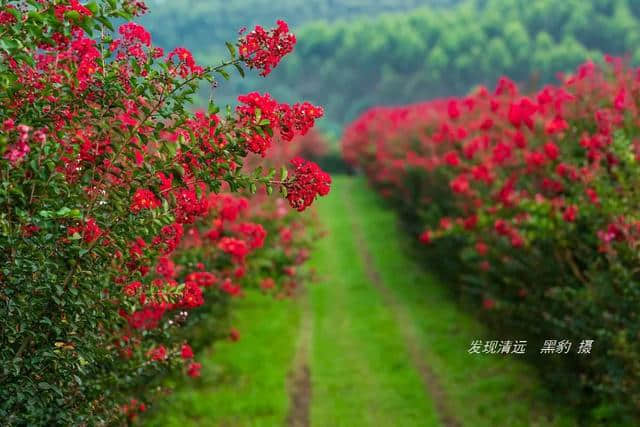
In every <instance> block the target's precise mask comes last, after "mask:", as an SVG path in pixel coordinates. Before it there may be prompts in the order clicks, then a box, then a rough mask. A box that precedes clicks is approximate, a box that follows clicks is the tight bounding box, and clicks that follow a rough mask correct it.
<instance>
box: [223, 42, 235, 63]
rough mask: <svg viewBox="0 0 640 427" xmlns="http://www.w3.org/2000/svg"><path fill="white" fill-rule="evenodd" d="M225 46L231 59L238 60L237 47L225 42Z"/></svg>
mask: <svg viewBox="0 0 640 427" xmlns="http://www.w3.org/2000/svg"><path fill="white" fill-rule="evenodd" d="M225 44H226V45H227V49H228V50H229V54H230V55H231V58H233V59H236V47H235V46H234V45H232V44H231V43H229V42H225Z"/></svg>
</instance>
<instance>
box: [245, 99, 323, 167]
mask: <svg viewBox="0 0 640 427" xmlns="http://www.w3.org/2000/svg"><path fill="white" fill-rule="evenodd" d="M238 101H239V102H240V103H241V104H242V105H239V106H238V107H236V112H237V114H238V120H239V122H240V123H242V124H243V126H245V128H246V129H247V132H246V133H245V139H246V141H247V149H248V150H249V151H251V152H253V153H257V154H260V155H262V156H264V155H265V153H266V151H267V150H268V149H269V147H270V146H271V143H272V141H273V136H272V135H270V134H269V133H265V131H264V130H263V129H262V126H264V125H269V126H270V127H271V129H272V130H278V132H279V134H280V136H281V137H282V139H283V140H285V141H291V140H292V139H293V138H294V137H295V136H296V135H305V134H306V133H307V132H308V131H309V129H311V128H312V127H313V126H314V124H315V121H316V120H317V119H319V118H321V117H322V116H323V114H324V111H323V110H322V108H320V107H316V106H314V105H312V104H310V103H308V102H305V103H302V104H294V105H293V107H292V106H290V105H288V104H280V103H278V102H277V101H276V100H274V99H273V98H272V97H271V95H269V94H268V93H265V94H264V95H261V94H259V93H258V92H252V93H249V94H247V95H242V96H239V97H238Z"/></svg>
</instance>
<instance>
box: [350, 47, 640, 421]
mask: <svg viewBox="0 0 640 427" xmlns="http://www.w3.org/2000/svg"><path fill="white" fill-rule="evenodd" d="M605 62H606V65H605V66H596V65H594V64H593V63H586V64H584V65H582V66H580V67H579V68H578V69H577V71H576V72H575V74H573V75H569V76H563V77H562V79H561V84H559V85H557V86H546V87H544V88H542V89H541V90H540V91H539V92H537V93H535V94H530V95H528V94H522V93H520V92H519V90H518V87H517V86H516V84H514V83H513V82H511V81H509V80H508V79H505V78H503V79H501V80H500V81H499V82H498V85H497V87H496V89H495V91H494V92H489V91H488V90H487V89H486V88H483V87H480V88H478V89H477V90H475V91H474V92H473V93H472V94H470V95H469V96H467V97H464V98H452V99H442V100H435V101H432V102H427V103H422V104H416V105H410V106H406V107H399V108H376V109H372V110H370V111H368V112H366V113H365V114H364V115H362V116H361V117H360V118H359V119H358V120H357V121H356V122H354V123H353V124H352V125H351V126H350V127H349V128H348V129H347V130H346V132H345V135H344V141H343V151H344V156H345V158H346V159H347V160H348V161H349V162H350V163H352V164H354V165H356V166H358V167H360V168H361V169H362V170H364V172H365V173H366V174H367V176H368V177H369V179H370V181H371V182H372V184H373V185H374V186H375V187H376V188H378V189H379V191H380V192H381V193H382V194H383V195H385V196H386V197H388V198H390V199H392V200H394V203H395V204H396V205H399V206H401V207H402V209H404V210H405V211H407V212H411V215H412V217H413V220H414V221H415V222H417V223H418V224H420V225H419V226H420V227H421V230H420V231H421V233H420V236H419V238H420V240H421V241H422V242H423V243H425V244H431V243H435V244H436V246H437V245H438V244H441V245H443V246H442V247H443V248H446V249H447V251H446V252H440V256H443V257H445V258H451V257H455V258H457V259H458V267H456V268H457V270H458V271H465V272H466V273H467V274H464V275H460V276H458V277H457V280H456V282H460V283H461V287H460V288H461V289H463V290H465V291H467V292H469V294H470V295H472V296H473V299H475V300H476V301H477V302H478V305H479V306H480V307H483V310H484V311H485V312H486V315H487V316H488V317H489V318H492V319H493V321H494V322H496V323H503V322H504V323H507V326H508V328H509V329H510V330H514V329H515V330H516V331H519V333H526V334H528V337H530V338H532V340H533V342H534V343H541V340H544V339H558V340H560V339H570V340H572V341H573V343H574V345H575V346H576V348H574V350H573V353H572V355H571V356H558V357H557V358H555V357H553V356H551V357H547V358H545V357H544V356H539V355H536V356H535V358H536V359H537V360H538V361H539V362H540V363H543V364H544V366H545V371H546V372H547V373H549V374H550V375H549V377H550V380H551V381H555V382H556V383H557V384H558V383H559V384H563V385H565V386H566V390H567V392H566V393H565V394H566V395H568V396H569V397H570V398H573V399H575V400H576V401H578V402H580V403H582V404H584V405H585V406H589V407H593V406H596V407H597V408H596V409H595V410H594V412H593V415H594V416H601V417H605V416H611V414H612V413H618V414H621V413H629V411H631V412H635V414H636V415H638V413H639V412H640V365H638V360H640V345H639V344H638V336H639V335H638V334H639V333H640V322H639V321H638V307H639V306H640V293H638V291H637V288H638V284H639V281H640V276H638V271H639V269H638V268H639V267H640V259H639V258H638V242H640V240H639V239H640V217H639V216H638V209H637V206H638V203H639V202H640V199H639V193H638V191H637V188H639V187H640V167H639V166H638V162H639V161H640V139H639V138H640V119H639V117H640V116H639V111H640V104H638V101H637V100H638V99H639V95H640V70H636V69H631V68H629V67H627V66H626V65H625V64H624V63H623V62H622V61H621V60H619V59H616V58H611V57H607V58H606V61H605ZM447 242H448V243H447ZM452 251H453V253H452ZM460 266H462V267H463V268H461V267H460ZM586 339H593V340H595V344H594V349H593V351H592V352H591V354H590V355H589V356H585V355H578V354H576V350H577V346H578V344H579V343H580V341H581V340H586ZM534 345H535V344H534ZM529 351H533V352H535V351H536V349H535V347H534V348H533V349H530V350H529ZM554 366H555V367H556V369H549V367H554ZM567 372H568V373H567ZM575 392H579V393H575ZM597 404H600V405H597Z"/></svg>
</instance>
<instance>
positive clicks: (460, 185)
mask: <svg viewBox="0 0 640 427" xmlns="http://www.w3.org/2000/svg"><path fill="white" fill-rule="evenodd" d="M449 186H450V187H451V189H452V190H453V192H454V193H460V194H464V193H467V192H468V191H469V180H467V177H466V176H464V175H458V176H457V177H456V178H454V179H453V180H452V181H451V182H450V183H449Z"/></svg>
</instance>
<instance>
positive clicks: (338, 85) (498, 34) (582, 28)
mask: <svg viewBox="0 0 640 427" xmlns="http://www.w3.org/2000/svg"><path fill="white" fill-rule="evenodd" d="M150 3H151V6H152V7H153V8H154V13H153V14H152V15H151V18H152V20H150V21H149V22H148V23H147V25H148V27H149V28H150V29H151V31H152V33H154V34H162V37H157V38H156V42H157V43H160V44H162V45H166V46H175V45H190V46H198V49H196V53H197V54H198V55H199V57H200V58H201V60H203V61H205V62H212V61H213V58H214V54H215V52H212V51H211V50H209V46H213V45H216V44H218V43H217V42H216V41H217V38H223V39H233V38H234V37H235V36H236V33H237V29H238V28H239V27H241V26H243V25H246V26H250V25H253V24H255V23H261V24H263V25H265V26H267V25H272V24H273V22H274V21H275V19H276V18H284V19H285V20H288V21H289V22H290V23H291V24H292V25H293V26H294V28H295V29H296V35H297V37H298V44H297V46H296V49H295V51H294V53H293V54H292V55H290V56H289V57H288V58H286V59H285V60H284V61H283V63H282V65H281V66H280V67H279V69H277V70H276V71H275V72H274V73H273V75H272V76H269V82H268V84H267V83H262V82H261V81H260V79H258V78H255V77H248V78H247V79H246V80H244V81H241V82H238V81H236V82H235V83H233V84H232V85H231V87H222V88H220V89H217V90H218V92H217V93H216V96H218V97H219V99H220V100H221V101H226V102H229V101H233V99H232V98H231V97H230V95H229V94H231V93H232V92H233V93H237V92H238V91H248V90H264V89H263V88H267V87H269V88H270V91H271V92H272V93H273V94H274V96H276V97H279V98H281V99H283V100H293V99H300V98H304V99H307V100H309V101H312V102H314V103H317V104H320V105H323V106H324V107H325V109H326V111H327V119H326V120H325V123H324V126H325V128H329V129H333V130H335V131H336V132H339V131H340V129H341V127H342V125H344V123H346V122H348V121H350V120H352V119H353V118H354V117H356V116H357V115H358V114H359V113H360V112H362V111H363V110H364V109H366V108H367V107H369V106H372V105H379V104H389V103H391V102H393V103H407V102H414V101H419V100H424V99H429V98H433V97H439V96H447V95H454V94H456V95H457V94H462V93H465V92H467V91H468V90H469V89H470V88H472V87H473V86H474V85H477V84H485V85H489V86H491V85H493V84H494V82H495V81H496V79H497V78H498V77H499V76H500V75H503V74H504V75H507V76H509V77H511V78H513V79H515V80H517V81H519V82H522V83H525V84H529V85H539V84H542V83H544V82H549V81H552V80H553V79H554V78H555V76H556V74H557V72H559V71H571V70H572V69H573V68H574V67H575V66H576V65H578V64H579V63H581V62H583V61H584V60H585V59H587V58H592V59H595V60H599V59H600V58H602V55H603V54H604V53H609V54H614V55H625V54H626V55H629V58H630V59H631V60H634V61H636V62H638V60H640V22H639V18H640V1H637V0H591V1H585V0H563V1H556V0H536V1H530V0H467V1H435V0H433V1H427V2H425V1H422V2H421V1H416V0H404V1H402V0H381V1H366V0H352V1H333V0H324V1H320V0H315V1H298V0H286V1H281V2H280V1H279V2H270V1H262V0H246V1H234V2H223V1H206V2H205V1H195V0H190V1H189V0H183V1H175V0H174V1H171V2H169V1H161V0H154V1H151V2H150ZM425 5H427V7H424V6H425ZM418 6H420V7H418ZM247 10H251V11H252V14H251V15H250V16H248V15H247V13H246V11H247ZM388 12H393V13H388ZM336 18H343V19H339V20H336ZM154 26H156V28H162V30H163V31H162V32H160V31H156V32H154V31H153V29H154ZM170 28H173V29H174V30H173V31H170Z"/></svg>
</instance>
